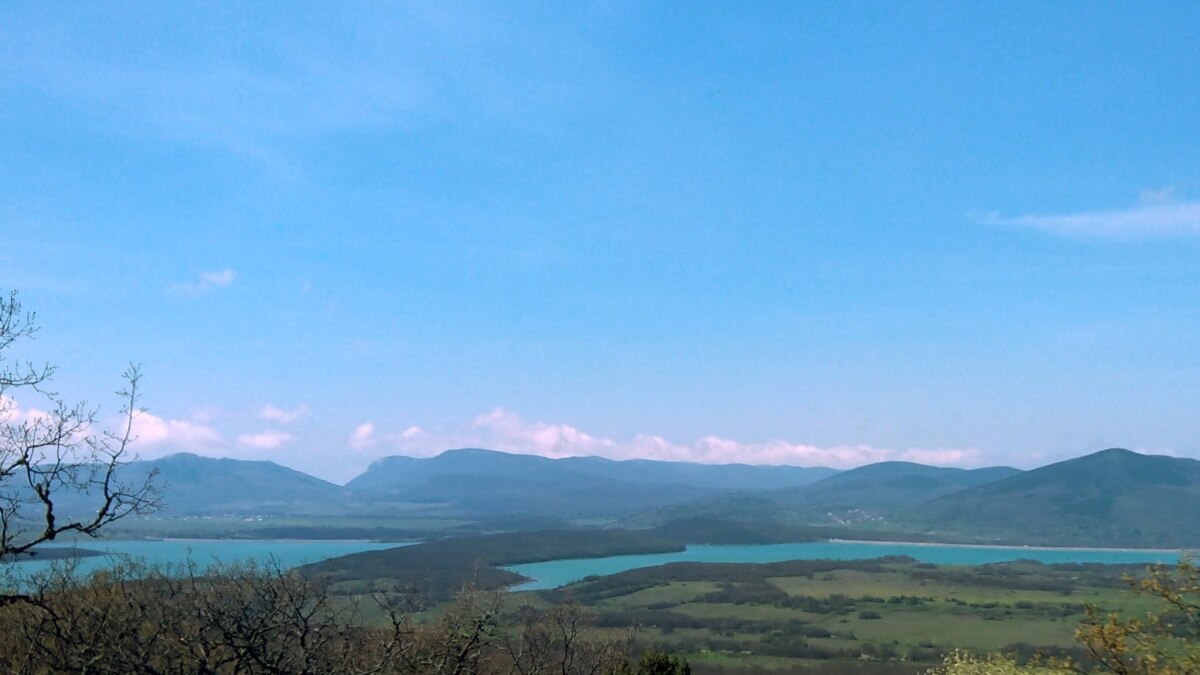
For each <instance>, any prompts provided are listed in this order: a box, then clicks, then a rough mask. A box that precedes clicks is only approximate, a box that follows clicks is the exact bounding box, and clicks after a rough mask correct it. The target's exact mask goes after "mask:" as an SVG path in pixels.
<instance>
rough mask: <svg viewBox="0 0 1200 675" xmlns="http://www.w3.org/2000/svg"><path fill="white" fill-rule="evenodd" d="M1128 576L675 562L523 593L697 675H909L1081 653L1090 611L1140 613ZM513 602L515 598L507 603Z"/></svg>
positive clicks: (1082, 571) (898, 561)
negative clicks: (796, 673)
mask: <svg viewBox="0 0 1200 675" xmlns="http://www.w3.org/2000/svg"><path fill="white" fill-rule="evenodd" d="M1142 571H1143V568H1142V567H1141V566H1137V565H1100V564H1066V565H1046V564H1042V563H1038V562H1034V561H1018V562H1013V563H997V564H991V565H982V566H977V567H954V566H936V565H931V564H927V563H920V562H917V561H915V560H912V559H909V558H903V557H893V558H882V559H878V560H872V561H824V560H815V561H791V562H785V563H771V564H708V563H678V564H673V565H664V566H661V567H655V568H645V569H639V570H631V571H629V572H626V573H622V574H617V575H613V576H609V577H602V578H596V579H590V580H586V581H583V582H580V583H577V584H573V585H571V586H568V587H565V588H562V589H558V590H555V591H541V592H537V593H532V592H531V593H521V594H517V596H518V598H519V597H520V596H530V597H533V598H536V600H534V602H536V603H544V602H562V601H575V602H579V603H581V604H582V605H584V606H585V607H587V608H588V609H590V610H591V611H593V612H595V615H596V622H597V625H598V626H600V627H603V628H611V629H622V628H630V627H634V628H636V630H637V634H638V637H639V640H641V641H644V642H646V643H653V644H657V645H660V646H661V647H662V648H664V649H666V650H667V651H669V652H671V653H675V654H680V655H683V656H686V658H687V659H688V660H689V661H690V662H691V663H692V665H693V667H694V668H695V669H696V672H698V673H703V672H713V673H720V672H754V671H755V670H759V669H762V670H769V671H775V672H789V671H791V670H796V669H802V668H803V669H806V670H804V672H814V671H813V670H811V669H816V671H815V672H829V673H834V672H843V669H844V668H845V667H847V666H850V665H854V667H855V668H858V669H860V670H855V671H854V672H878V673H913V672H923V670H924V669H926V668H928V667H931V666H933V665H935V664H936V663H937V662H939V661H940V659H941V656H942V655H943V654H944V653H947V652H950V651H953V650H955V649H966V650H971V651H980V652H982V651H994V650H1000V651H1005V652H1009V653H1013V654H1016V655H1018V657H1019V658H1021V659H1028V658H1030V657H1032V656H1033V655H1034V654H1036V653H1046V654H1055V655H1075V656H1079V655H1080V652H1079V648H1078V647H1077V645H1076V642H1075V638H1074V634H1075V628H1076V626H1077V625H1078V623H1079V622H1080V621H1081V620H1082V619H1083V618H1084V612H1085V608H1086V606H1087V605H1089V604H1093V605H1098V606H1101V607H1104V608H1110V609H1120V610H1123V611H1131V612H1135V613H1137V612H1142V611H1145V610H1147V609H1149V606H1150V605H1149V604H1148V603H1147V601H1145V600H1143V599H1141V598H1138V597H1136V596H1133V595H1131V594H1130V593H1129V592H1128V585H1127V582H1126V581H1125V580H1124V577H1125V576H1126V575H1138V574H1140V573H1142ZM514 600H517V598H514Z"/></svg>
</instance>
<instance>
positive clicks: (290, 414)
mask: <svg viewBox="0 0 1200 675" xmlns="http://www.w3.org/2000/svg"><path fill="white" fill-rule="evenodd" d="M309 412H310V410H309V409H308V406H306V405H304V404H303V403H301V404H300V405H298V406H296V407H295V408H292V409H291V410H287V409H285V408H276V407H275V406H273V405H270V404H267V405H264V406H263V407H262V410H260V411H259V412H258V416H259V418H260V419H264V420H266V421H268V422H274V423H276V424H291V423H292V422H295V421H296V420H298V419H300V418H301V417H304V416H305V415H308V413H309Z"/></svg>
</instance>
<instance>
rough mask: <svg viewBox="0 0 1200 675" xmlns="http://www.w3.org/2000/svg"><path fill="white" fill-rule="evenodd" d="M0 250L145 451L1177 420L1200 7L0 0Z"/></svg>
mask: <svg viewBox="0 0 1200 675" xmlns="http://www.w3.org/2000/svg"><path fill="white" fill-rule="evenodd" d="M0 288H16V289H19V291H20V293H21V299H22V300H23V301H24V303H25V305H26V306H27V307H28V308H31V309H35V310H37V311H38V313H39V322H40V323H41V325H42V327H43V329H42V332H41V334H40V335H39V338H38V340H37V341H36V342H35V343H29V344H25V345H21V346H20V349H19V350H17V351H19V353H16V352H14V353H13V354H12V356H19V357H28V358H33V359H43V360H51V361H53V362H55V363H56V364H58V365H59V366H60V372H59V376H58V380H57V382H58V387H59V389H60V390H61V391H62V392H63V393H64V394H65V395H68V396H71V397H74V398H86V399H88V400H89V401H92V402H95V403H96V404H99V405H101V406H107V407H106V408H105V409H106V410H110V409H111V408H112V406H113V402H112V401H111V400H110V398H109V397H107V396H106V394H107V393H108V392H110V391H112V390H113V389H115V388H117V386H118V385H119V377H118V376H119V374H120V372H121V370H122V369H123V367H124V365H125V364H127V363H128V362H130V361H133V362H138V363H141V364H142V365H143V368H144V370H145V381H144V385H145V399H144V404H145V405H146V406H147V407H148V408H149V413H148V414H147V415H146V416H144V417H143V419H142V421H141V425H142V428H141V431H142V434H141V435H142V438H141V441H140V446H141V452H142V454H143V455H144V456H155V455H158V454H163V453H166V452H171V451H174V450H190V451H194V452H200V453H204V454H209V455H225V456H235V457H247V458H265V459H272V460H275V461H278V462H281V463H283V464H287V465H290V466H294V467H297V468H301V469H304V470H307V471H312V472H315V473H318V474H320V475H323V476H326V477H330V478H333V479H337V480H342V479H345V478H348V477H350V476H352V475H353V474H354V473H356V472H357V471H359V470H361V469H362V468H363V467H365V466H366V464H367V463H369V462H370V461H371V460H372V459H374V458H376V457H379V456H383V455H387V454H416V455H428V454H432V453H435V452H437V451H438V450H441V449H444V448H446V447H453V446H457V445H485V446H488V447H497V448H502V449H508V450H513V451H523V452H536V453H540V454H547V455H554V456H560V455H571V454H601V455H605V456H611V457H631V456H645V457H656V458H665V459H694V460H697V461H707V462H717V461H720V462H725V461H742V462H750V463H792V464H804V465H812V464H827V465H833V466H843V467H844V466H852V465H855V464H859V463H863V462H867V461H875V460H879V459H915V460H919V461H928V462H933V463H939V464H952V465H962V466H978V465H984V464H999V463H1007V464H1014V465H1018V466H1032V465H1037V464H1040V463H1044V462H1046V461H1051V460H1055V459H1061V458H1065V457H1069V456H1074V455H1079V454H1083V453H1085V452H1090V451H1093V450H1098V449H1102V448H1105V447H1109V446H1124V447H1130V448H1136V449H1143V450H1147V451H1153V452H1167V453H1171V454H1176V455H1182V456H1200V440H1197V439H1200V415H1197V414H1196V397H1195V394H1196V391H1198V390H1200V342H1197V335H1198V334H1200V303H1198V302H1197V300H1196V298H1197V297H1200V6H1197V5H1196V4H1195V3H1184V2H1180V3H1152V4H1147V3H1101V2H1089V3H1082V2H1081V3H999V2H998V3H986V4H985V3H920V2H913V3H782V2H781V3H765V2H764V3H749V4H747V3H640V4H639V3H623V2H605V3H591V4H586V3H563V4H560V5H548V4H544V3H536V4H533V3H530V4H525V3H496V4H490V5H489V4H457V5H453V6H446V5H445V3H429V4H395V5H387V4H383V3H363V4H351V5H347V4H346V3H336V4H330V3H327V4H313V5H309V4H302V3H278V4H271V3H262V4H260V5H257V6H254V7H246V6H242V5H241V4H234V3H229V4H226V5H219V4H215V3H204V4H200V5H191V4H190V3H158V4H149V5H142V6H136V5H133V4H130V3H78V4H74V5H71V4H68V5H63V4H55V5H46V4H44V3H9V4H6V5H5V6H4V7H3V8H2V9H0ZM17 403H18V404H19V405H24V406H26V407H32V406H36V405H37V404H38V402H37V401H20V400H18V401H17Z"/></svg>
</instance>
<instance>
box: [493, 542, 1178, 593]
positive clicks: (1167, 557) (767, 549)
mask: <svg viewBox="0 0 1200 675" xmlns="http://www.w3.org/2000/svg"><path fill="white" fill-rule="evenodd" d="M1181 553H1182V552H1181V551H1167V550H1153V549H1095V548H1093V549H1085V548H1038V547H1026V546H959V545H951V544H905V543H890V542H879V543H876V542H858V541H822V542H808V543H803V544H755V545H738V546H714V545H701V544H697V545H690V546H688V547H687V548H686V549H685V550H683V551H678V552H675V553H650V554H642V555H620V556H613V557H610V558H578V559H571V560H552V561H548V562H538V563H528V564H524V565H512V566H509V567H508V568H507V569H509V570H512V571H513V572H516V573H517V574H520V575H522V576H526V577H529V578H531V579H533V581H530V582H527V583H524V584H519V585H517V586H514V587H513V590H517V591H533V590H542V589H547V588H558V587H559V586H565V585H566V584H569V583H571V582H573V581H579V580H580V579H582V578H584V577H587V576H591V575H607V574H616V573H617V572H624V571H626V570H631V569H637V568H640V567H651V566H654V565H665V564H667V563H673V562H714V563H768V562H781V561H784V560H818V559H828V560H866V559H870V558H878V557H880V556H885V555H906V556H910V557H912V558H915V559H917V560H919V561H921V562H927V563H936V564H942V565H984V564H987V563H995V562H1007V561H1011V560H1021V559H1024V560H1037V561H1039V562H1044V563H1084V562H1097V563H1155V562H1161V563H1174V562H1175V561H1176V560H1178V559H1179V556H1180V554H1181Z"/></svg>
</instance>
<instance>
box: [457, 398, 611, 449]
mask: <svg viewBox="0 0 1200 675" xmlns="http://www.w3.org/2000/svg"><path fill="white" fill-rule="evenodd" d="M473 425H474V426H475V427H476V428H477V429H480V430H481V431H483V432H484V433H485V436H484V438H485V439H486V440H485V442H487V443H490V444H491V447H494V448H495V449H497V450H513V451H515V452H529V453H531V454H536V455H543V456H546V457H569V456H572V455H603V454H606V453H612V452H615V451H618V450H619V448H618V446H617V444H616V443H614V442H613V441H610V440H608V439H602V438H596V437H594V436H590V435H588V434H585V433H583V432H582V431H579V430H578V429H576V428H575V427H572V426H568V425H565V424H546V423H544V422H535V423H533V424H526V423H525V422H524V421H523V420H522V419H521V418H520V417H519V416H517V415H515V414H513V413H510V412H508V411H506V410H504V409H502V408H496V409H495V410H493V411H491V412H490V413H486V414H483V415H478V416H476V417H475V419H474V421H473Z"/></svg>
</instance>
